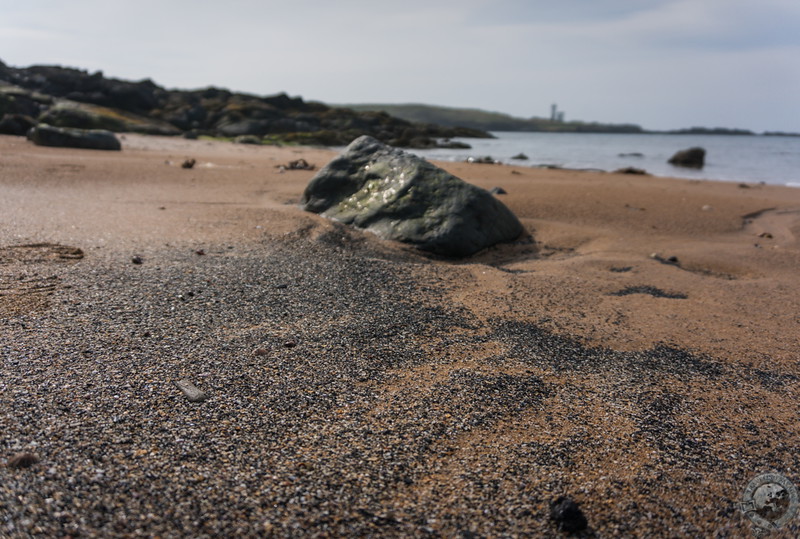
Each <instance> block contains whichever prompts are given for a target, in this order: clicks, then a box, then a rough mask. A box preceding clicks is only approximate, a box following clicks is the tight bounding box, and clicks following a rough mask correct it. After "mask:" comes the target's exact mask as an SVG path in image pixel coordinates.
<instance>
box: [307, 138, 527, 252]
mask: <svg viewBox="0 0 800 539" xmlns="http://www.w3.org/2000/svg"><path fill="white" fill-rule="evenodd" d="M302 204H303V207H304V209H305V210H307V211H310V212H314V213H319V214H322V215H323V216H325V217H329V218H331V219H335V220H337V221H340V222H343V223H345V224H351V225H354V226H357V227H359V228H364V229H367V230H370V231H372V232H374V233H376V234H377V235H378V236H380V237H382V238H384V239H390V240H397V241H402V242H406V243H410V244H412V245H414V246H415V247H417V248H419V249H422V250H425V251H430V252H432V253H435V254H440V255H444V256H449V257H463V256H469V255H471V254H474V253H476V252H478V251H480V250H481V249H484V248H486V247H489V246H492V245H495V244H497V243H501V242H508V241H512V240H514V239H516V238H517V237H519V236H520V235H521V234H522V233H523V231H524V229H523V227H522V225H521V224H520V222H519V220H518V219H517V218H516V216H515V215H514V214H513V213H511V211H510V210H509V209H508V208H507V207H506V206H505V205H503V203H502V202H500V201H499V200H497V198H495V197H494V196H492V195H491V194H490V193H489V192H488V191H486V190H485V189H481V188H479V187H476V186H474V185H470V184H468V183H466V182H464V181H462V180H461V179H459V178H456V177H455V176H453V175H452V174H450V173H448V172H446V171H444V170H442V169H440V168H438V167H435V166H434V165H432V164H430V163H428V162H427V161H425V160H423V159H421V158H419V157H417V156H415V155H412V154H408V153H406V152H403V151H401V150H398V149H396V148H393V147H391V146H387V145H385V144H383V143H381V142H379V141H378V140H376V139H374V138H372V137H369V136H361V137H359V138H357V139H356V140H354V141H353V142H352V143H351V144H350V145H349V146H348V147H347V148H346V149H345V150H344V152H343V153H342V154H341V155H339V156H338V157H336V158H335V159H334V160H333V161H331V162H330V163H328V164H327V165H326V166H325V167H324V168H322V169H321V170H320V171H319V172H318V173H317V174H316V175H315V176H314V177H313V178H312V179H311V182H310V183H309V184H308V186H307V187H306V190H305V192H304V193H303V199H302Z"/></svg>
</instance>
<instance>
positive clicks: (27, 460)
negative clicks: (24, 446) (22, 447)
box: [7, 453, 39, 469]
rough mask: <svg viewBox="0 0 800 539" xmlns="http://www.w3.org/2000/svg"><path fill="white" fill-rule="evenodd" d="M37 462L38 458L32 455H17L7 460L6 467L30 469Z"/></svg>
mask: <svg viewBox="0 0 800 539" xmlns="http://www.w3.org/2000/svg"><path fill="white" fill-rule="evenodd" d="M37 462H39V457H37V456H36V455H34V454H33V453H17V454H16V455H14V456H13V457H11V458H10V459H8V464H7V466H8V467H9V468H14V469H20V468H30V467H31V466H33V465H34V464H36V463H37Z"/></svg>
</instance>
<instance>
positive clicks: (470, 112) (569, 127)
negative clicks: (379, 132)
mask: <svg viewBox="0 0 800 539" xmlns="http://www.w3.org/2000/svg"><path fill="white" fill-rule="evenodd" d="M338 106H342V107H346V108H349V109H353V110H356V111H383V112H386V113H387V114H390V115H392V116H395V117H397V118H402V119H403V120H408V121H411V122H421V123H430V124H437V125H443V126H447V127H468V128H472V129H482V130H484V131H546V132H565V133H643V132H644V130H643V129H642V128H641V127H639V126H638V125H634V124H601V123H596V122H578V121H572V122H556V121H552V120H548V119H544V118H528V119H525V118H517V117H514V116H510V115H508V114H503V113H500V112H489V111H485V110H480V109H463V108H453V107H440V106H434V105H422V104H415V103H410V104H400V105H388V104H355V105H353V104H350V105H338Z"/></svg>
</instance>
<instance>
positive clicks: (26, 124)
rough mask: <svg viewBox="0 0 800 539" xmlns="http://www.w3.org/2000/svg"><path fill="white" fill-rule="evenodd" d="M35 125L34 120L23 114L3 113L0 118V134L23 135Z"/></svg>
mask: <svg viewBox="0 0 800 539" xmlns="http://www.w3.org/2000/svg"><path fill="white" fill-rule="evenodd" d="M35 125H36V120H34V119H33V118H31V117H30V116H26V115H24V114H4V115H3V119H2V120H0V134H3V135H16V136H18V137H24V136H25V135H26V134H27V132H28V131H30V129H31V128H32V127H34V126H35Z"/></svg>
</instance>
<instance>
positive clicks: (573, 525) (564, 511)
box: [550, 496, 589, 533]
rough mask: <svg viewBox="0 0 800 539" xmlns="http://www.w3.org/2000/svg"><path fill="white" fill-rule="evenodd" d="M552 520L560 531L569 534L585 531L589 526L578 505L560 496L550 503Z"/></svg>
mask: <svg viewBox="0 0 800 539" xmlns="http://www.w3.org/2000/svg"><path fill="white" fill-rule="evenodd" d="M550 518H551V519H552V520H553V521H554V522H555V523H556V526H557V527H558V529H559V530H561V531H565V532H567V533H573V532H579V531H582V530H585V529H586V526H588V524H589V523H588V522H587V521H586V517H585V516H584V514H583V511H581V508H580V507H578V504H577V503H575V502H574V501H572V499H570V498H568V497H566V496H559V497H558V498H556V499H555V500H553V501H552V502H551V503H550Z"/></svg>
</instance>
